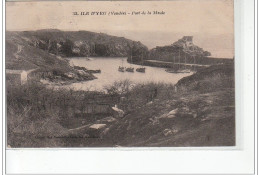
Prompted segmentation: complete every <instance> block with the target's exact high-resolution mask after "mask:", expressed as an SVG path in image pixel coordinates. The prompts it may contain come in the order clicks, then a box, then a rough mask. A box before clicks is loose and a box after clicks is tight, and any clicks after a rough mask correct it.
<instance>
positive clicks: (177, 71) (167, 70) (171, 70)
mask: <svg viewBox="0 0 260 175" xmlns="http://www.w3.org/2000/svg"><path fill="white" fill-rule="evenodd" d="M184 54H185V68H186V52H184ZM180 63H181V54H180V49H179V64H178V69H177V70H176V69H175V68H174V65H175V56H173V64H172V68H171V69H166V70H165V71H166V72H169V73H190V71H189V70H187V69H184V70H181V69H180Z"/></svg>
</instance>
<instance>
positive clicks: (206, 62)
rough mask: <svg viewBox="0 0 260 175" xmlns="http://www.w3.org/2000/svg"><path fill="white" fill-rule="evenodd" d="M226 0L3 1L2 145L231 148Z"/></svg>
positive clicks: (230, 27)
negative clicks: (4, 141)
mask: <svg viewBox="0 0 260 175" xmlns="http://www.w3.org/2000/svg"><path fill="white" fill-rule="evenodd" d="M234 59H235V56H234V10H233V1H232V0H210V1H207V0H185V1H184V0H180V1H113V2H110V1H86V2H83V1H76V2H72V1H62V2H57V1H48V2H43V1H39V2H6V58H5V61H6V90H7V144H8V147H10V148H17V147H191V146H199V147H202V146H235V145H236V144H235V97H234V96H235V93H234V92H235V88H234Z"/></svg>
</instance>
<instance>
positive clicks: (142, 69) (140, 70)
mask: <svg viewBox="0 0 260 175" xmlns="http://www.w3.org/2000/svg"><path fill="white" fill-rule="evenodd" d="M141 62H142V67H139V68H137V69H136V72H141V73H145V67H143V64H144V60H143V53H142V57H141Z"/></svg>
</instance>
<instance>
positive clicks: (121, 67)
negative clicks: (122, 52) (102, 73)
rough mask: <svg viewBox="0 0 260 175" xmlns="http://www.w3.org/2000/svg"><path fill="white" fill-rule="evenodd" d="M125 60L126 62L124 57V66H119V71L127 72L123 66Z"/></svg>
mask: <svg viewBox="0 0 260 175" xmlns="http://www.w3.org/2000/svg"><path fill="white" fill-rule="evenodd" d="M123 62H124V60H123V58H122V66H119V67H118V71H119V72H125V68H124V67H123Z"/></svg>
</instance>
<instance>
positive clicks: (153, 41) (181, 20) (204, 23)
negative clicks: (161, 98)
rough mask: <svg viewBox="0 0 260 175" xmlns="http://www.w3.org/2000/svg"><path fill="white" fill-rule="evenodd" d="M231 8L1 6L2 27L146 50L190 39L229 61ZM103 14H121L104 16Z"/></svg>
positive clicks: (198, 2)
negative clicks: (88, 36)
mask: <svg viewBox="0 0 260 175" xmlns="http://www.w3.org/2000/svg"><path fill="white" fill-rule="evenodd" d="M233 6H234V5H233V0H172V1H62V2H57V1H38V2H7V3H6V29H7V30H10V31H24V30H38V29H60V30H65V31H78V30H86V31H93V32H102V33H107V34H111V35H115V36H123V37H126V38H129V39H133V40H136V41H141V42H142V43H143V44H145V45H147V46H148V48H149V49H151V48H153V47H156V46H163V45H169V44H172V43H173V42H175V41H176V40H178V39H180V38H181V37H182V36H184V35H192V36H194V44H196V45H198V46H200V47H202V48H204V50H208V51H210V52H211V53H212V56H216V57H230V58H232V57H233V56H234V10H233ZM139 11H140V12H143V11H144V12H146V13H147V12H148V11H149V12H151V13H153V12H154V11H158V12H162V11H163V12H164V15H153V14H151V15H147V14H146V15H131V14H132V13H133V12H139ZM73 12H78V13H80V12H90V13H91V12H106V15H73ZM109 12H125V13H126V14H127V15H108V13H109ZM128 13H130V14H128Z"/></svg>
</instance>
